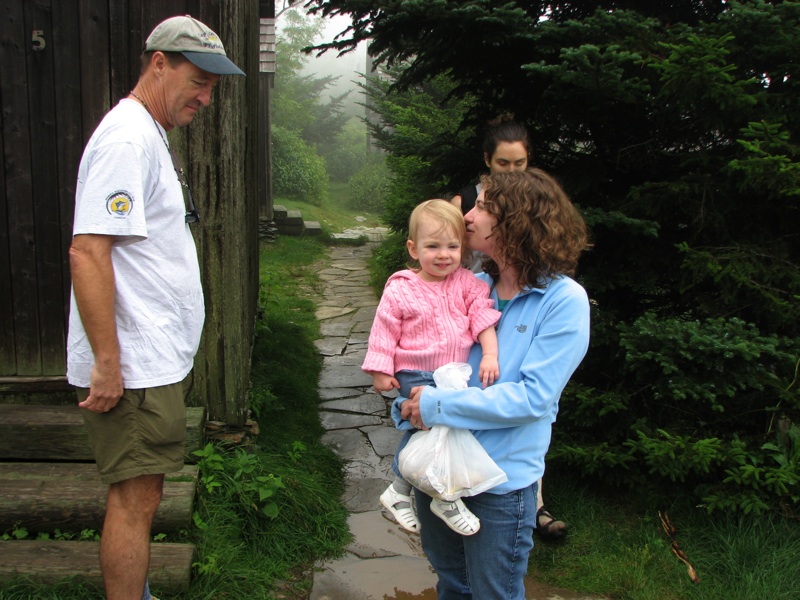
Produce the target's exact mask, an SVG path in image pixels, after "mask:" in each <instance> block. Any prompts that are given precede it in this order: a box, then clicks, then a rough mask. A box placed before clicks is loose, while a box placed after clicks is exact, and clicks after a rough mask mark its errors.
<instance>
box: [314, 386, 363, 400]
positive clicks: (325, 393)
mask: <svg viewBox="0 0 800 600" xmlns="http://www.w3.org/2000/svg"><path fill="white" fill-rule="evenodd" d="M362 393H363V392H362V391H361V390H360V389H358V388H322V389H320V390H319V398H320V400H338V399H339V398H352V397H353V396H360V395H361V394H362Z"/></svg>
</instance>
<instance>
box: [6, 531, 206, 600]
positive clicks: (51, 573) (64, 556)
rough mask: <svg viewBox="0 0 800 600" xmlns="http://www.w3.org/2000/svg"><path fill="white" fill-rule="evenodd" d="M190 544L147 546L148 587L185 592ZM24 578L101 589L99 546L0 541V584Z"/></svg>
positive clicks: (192, 550) (191, 557) (189, 573)
mask: <svg viewBox="0 0 800 600" xmlns="http://www.w3.org/2000/svg"><path fill="white" fill-rule="evenodd" d="M194 556H195V547H194V545H193V544H152V545H151V546H150V571H149V573H148V579H149V580H150V587H151V588H153V589H154V590H158V591H162V590H163V591H169V592H175V593H180V592H185V591H186V590H187V589H188V588H189V582H190V581H191V576H192V563H193V562H194ZM14 577H27V578H30V579H33V580H35V581H39V582H42V583H47V584H54V583H57V582H59V581H62V580H64V579H71V578H80V579H82V580H84V581H87V582H89V583H92V584H94V585H96V586H98V587H102V585H103V576H102V574H101V572H100V544H99V543H98V542H72V541H39V540H14V541H0V580H6V581H7V580H9V579H12V578H14Z"/></svg>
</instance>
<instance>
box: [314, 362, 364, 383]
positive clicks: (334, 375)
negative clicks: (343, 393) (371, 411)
mask: <svg viewBox="0 0 800 600" xmlns="http://www.w3.org/2000/svg"><path fill="white" fill-rule="evenodd" d="M335 358H339V357H335ZM371 385H372V377H370V376H369V375H367V374H366V373H364V372H363V371H362V370H361V369H358V370H355V369H352V368H347V367H341V366H328V365H325V366H323V368H322V373H320V376H319V387H369V386H371Z"/></svg>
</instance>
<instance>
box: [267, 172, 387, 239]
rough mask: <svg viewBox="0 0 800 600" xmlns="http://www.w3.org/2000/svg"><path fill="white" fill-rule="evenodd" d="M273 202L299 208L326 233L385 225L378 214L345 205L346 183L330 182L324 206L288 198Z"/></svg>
mask: <svg viewBox="0 0 800 600" xmlns="http://www.w3.org/2000/svg"><path fill="white" fill-rule="evenodd" d="M275 204H280V205H282V206H284V207H286V208H287V209H289V210H299V211H300V212H301V213H302V214H303V219H305V220H306V221H319V223H320V225H321V226H322V230H323V231H324V232H325V233H327V234H331V233H340V232H342V231H344V230H345V229H350V228H352V227H385V224H384V223H383V222H382V221H381V219H380V217H379V216H377V215H372V214H369V213H365V212H363V211H356V210H352V209H350V208H348V207H347V184H346V183H338V182H331V183H330V187H329V188H328V201H327V202H326V203H325V205H324V206H314V205H313V204H309V203H307V202H303V201H301V200H293V199H290V198H276V199H275Z"/></svg>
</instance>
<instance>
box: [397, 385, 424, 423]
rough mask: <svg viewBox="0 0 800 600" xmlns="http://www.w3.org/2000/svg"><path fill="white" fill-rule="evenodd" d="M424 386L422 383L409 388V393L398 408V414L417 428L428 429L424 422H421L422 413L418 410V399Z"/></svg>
mask: <svg viewBox="0 0 800 600" xmlns="http://www.w3.org/2000/svg"><path fill="white" fill-rule="evenodd" d="M424 387H425V386H424V385H418V386H415V387H413V388H411V395H410V396H409V397H408V400H406V401H405V402H403V405H402V407H401V409H400V416H401V417H403V418H404V419H405V420H406V421H408V422H409V423H411V424H412V425H413V426H414V427H416V428H417V429H428V428H427V427H426V426H425V423H423V422H422V415H421V414H420V412H419V400H420V397H421V396H422V390H423V388H424Z"/></svg>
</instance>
